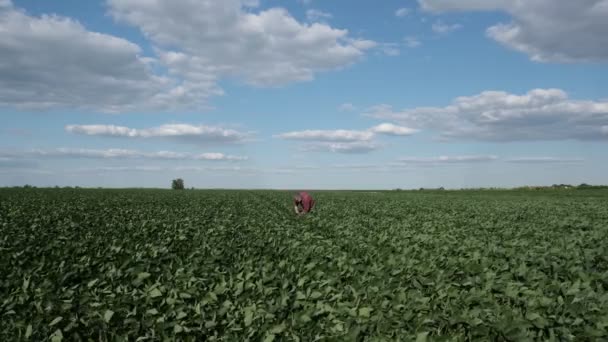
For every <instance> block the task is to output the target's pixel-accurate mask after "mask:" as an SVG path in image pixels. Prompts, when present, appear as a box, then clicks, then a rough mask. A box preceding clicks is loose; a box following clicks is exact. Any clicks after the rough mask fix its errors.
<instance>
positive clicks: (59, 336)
mask: <svg viewBox="0 0 608 342" xmlns="http://www.w3.org/2000/svg"><path fill="white" fill-rule="evenodd" d="M61 341H63V333H61V330H60V329H57V330H55V332H54V333H53V336H52V337H51V342H61Z"/></svg>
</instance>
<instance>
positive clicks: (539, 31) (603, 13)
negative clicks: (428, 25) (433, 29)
mask: <svg viewBox="0 0 608 342" xmlns="http://www.w3.org/2000/svg"><path fill="white" fill-rule="evenodd" d="M419 3H420V5H421V8H422V9H423V10H427V11H432V12H438V13H439V12H449V11H502V12H505V13H507V14H509V15H511V17H512V21H511V22H508V23H498V24H496V25H494V26H491V27H489V28H488V30H487V35H488V37H490V38H492V39H494V40H496V41H497V42H499V43H501V44H503V45H505V46H507V47H509V48H511V49H514V50H517V51H520V52H523V53H525V54H527V55H528V56H530V58H531V59H532V60H535V61H541V62H585V61H606V60H608V20H606V18H607V17H608V1H606V0H579V1H555V0H534V1H511V0H488V1H486V0H419ZM566 23H567V24H566Z"/></svg>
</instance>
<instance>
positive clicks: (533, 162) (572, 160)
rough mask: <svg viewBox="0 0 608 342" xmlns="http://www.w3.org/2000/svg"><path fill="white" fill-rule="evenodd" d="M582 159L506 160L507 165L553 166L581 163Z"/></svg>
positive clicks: (533, 158)
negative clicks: (556, 164)
mask: <svg viewBox="0 0 608 342" xmlns="http://www.w3.org/2000/svg"><path fill="white" fill-rule="evenodd" d="M584 161H585V160H584V159H580V158H560V157H520V158H512V159H507V160H506V162H508V163H518V164H554V163H581V162H584Z"/></svg>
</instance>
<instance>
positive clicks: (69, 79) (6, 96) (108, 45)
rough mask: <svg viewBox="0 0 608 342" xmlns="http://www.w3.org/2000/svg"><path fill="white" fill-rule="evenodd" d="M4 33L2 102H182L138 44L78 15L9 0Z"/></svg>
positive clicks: (109, 108)
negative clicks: (89, 26)
mask: <svg viewBox="0 0 608 342" xmlns="http://www.w3.org/2000/svg"><path fill="white" fill-rule="evenodd" d="M0 37H1V38H0V54H1V55H2V58H0V106H11V107H16V108H19V109H49V108H78V109H93V110H99V111H105V112H118V111H126V110H134V109H137V108H144V109H146V108H152V107H154V108H163V107H171V106H174V105H176V103H177V102H178V99H177V98H176V97H175V94H173V93H172V91H173V90H174V88H175V86H176V85H175V84H174V82H173V81H172V80H171V79H169V78H167V77H162V76H157V75H154V74H153V73H152V72H151V64H152V63H153V61H152V60H151V59H149V58H144V57H142V56H141V54H142V51H141V48H140V47H139V46H138V45H136V44H133V43H131V42H129V41H127V40H125V39H122V38H118V37H115V36H111V35H107V34H102V33H97V32H91V31H87V30H86V29H85V28H84V27H83V26H82V25H81V24H80V23H78V22H77V21H75V20H72V19H69V18H65V17H60V16H56V15H43V16H40V17H33V16H29V15H27V14H26V13H25V12H23V11H20V10H17V9H15V8H14V7H13V6H12V4H11V2H10V1H6V0H4V1H3V2H2V6H0ZM199 95H200V98H199V99H198V101H199V102H200V101H201V100H202V99H203V98H204V97H206V96H207V95H209V94H207V93H204V94H199Z"/></svg>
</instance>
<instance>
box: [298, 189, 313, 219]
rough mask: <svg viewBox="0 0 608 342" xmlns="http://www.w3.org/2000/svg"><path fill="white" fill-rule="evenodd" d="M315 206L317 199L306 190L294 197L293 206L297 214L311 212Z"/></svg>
mask: <svg viewBox="0 0 608 342" xmlns="http://www.w3.org/2000/svg"><path fill="white" fill-rule="evenodd" d="M314 206H315V200H314V199H313V198H312V196H310V195H309V194H308V193H306V192H300V193H299V194H297V195H295V196H294V197H293V208H294V210H295V211H296V214H298V215H302V214H306V213H309V212H310V211H311V210H312V208H314Z"/></svg>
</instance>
